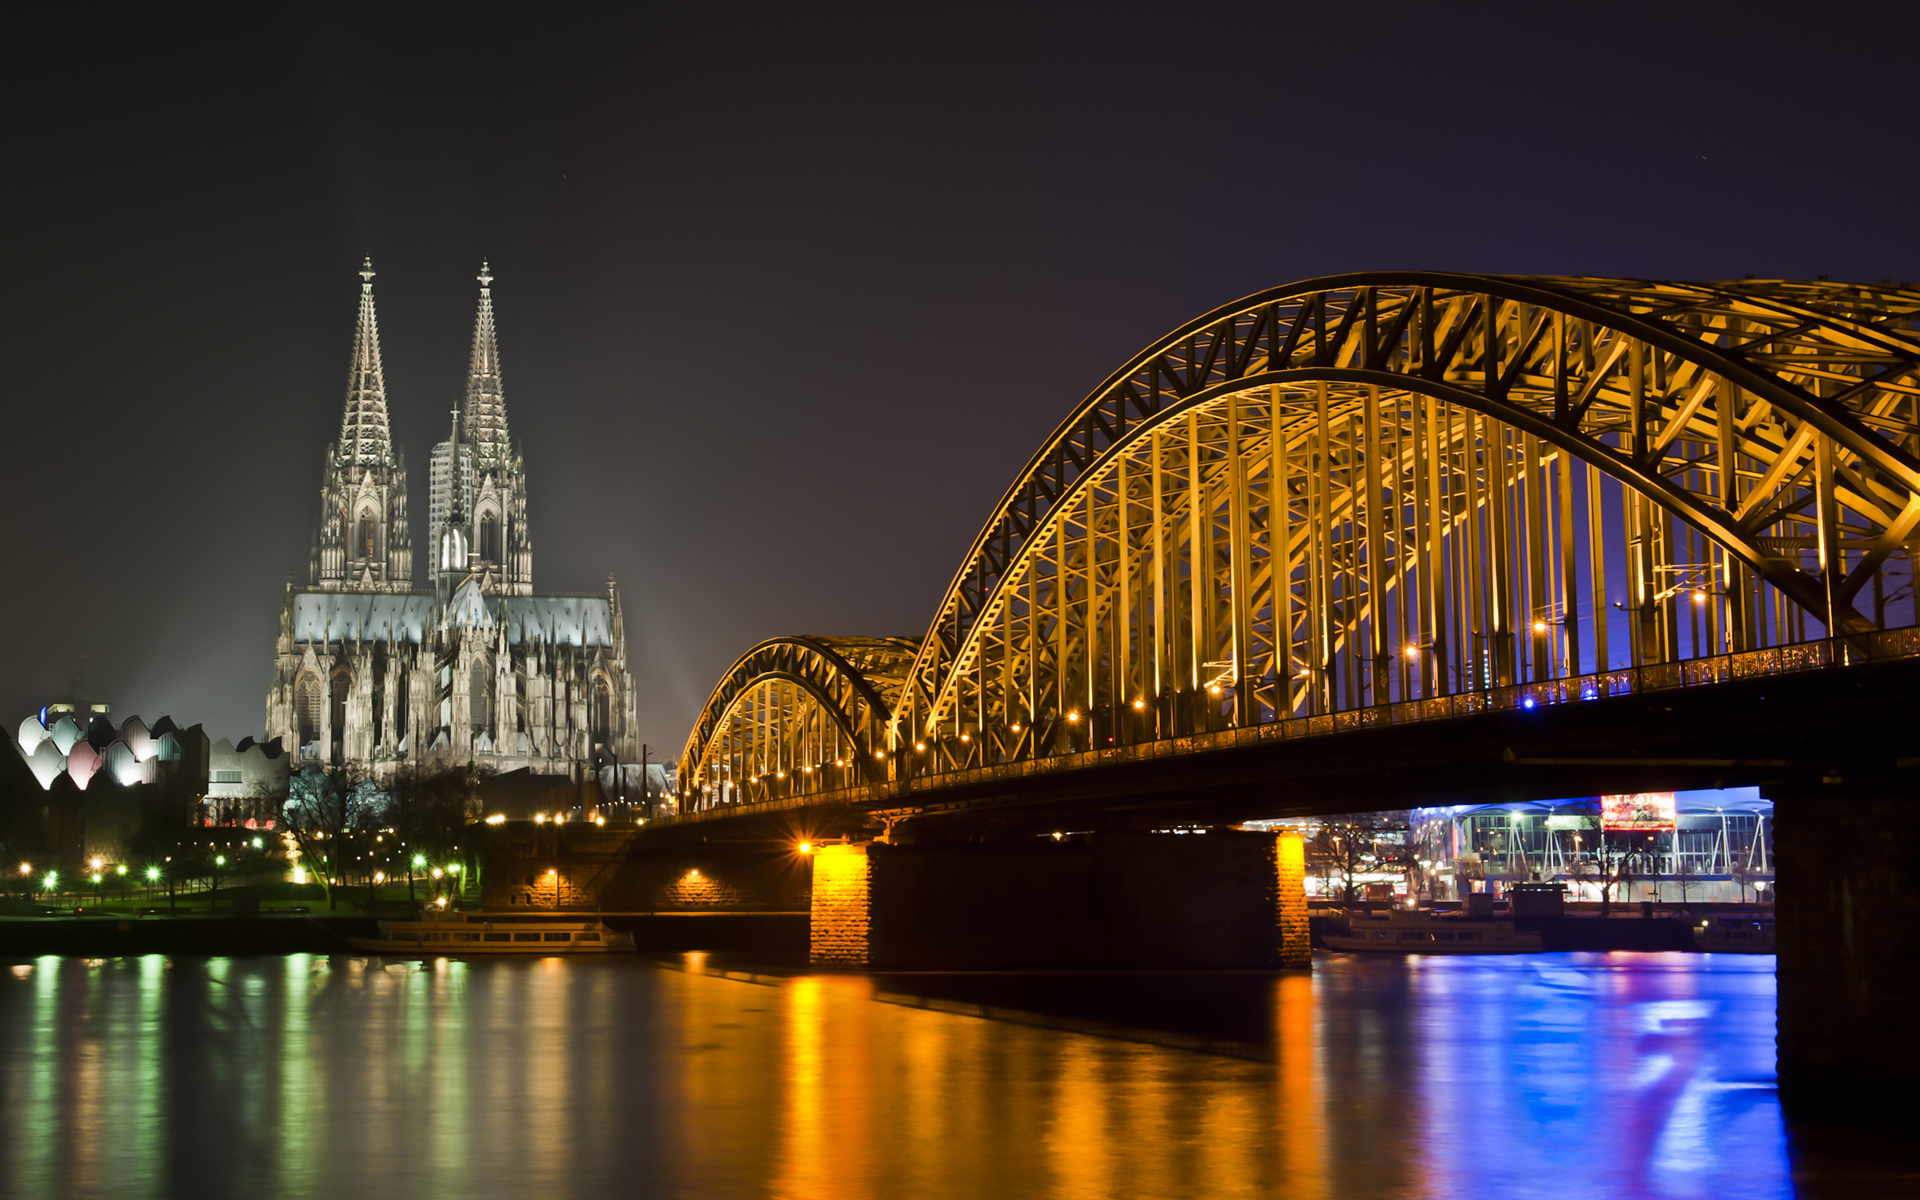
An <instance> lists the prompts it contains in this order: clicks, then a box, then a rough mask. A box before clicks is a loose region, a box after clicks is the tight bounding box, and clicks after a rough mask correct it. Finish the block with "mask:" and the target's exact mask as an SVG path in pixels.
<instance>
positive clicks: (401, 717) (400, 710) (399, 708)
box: [393, 666, 413, 738]
mask: <svg viewBox="0 0 1920 1200" xmlns="http://www.w3.org/2000/svg"><path fill="white" fill-rule="evenodd" d="M397 674H398V675H399V677H400V678H399V679H398V680H397V681H396V682H395V684H394V689H393V736H394V737H396V738H403V737H405V736H407V702H408V699H409V698H410V697H411V696H412V694H413V688H412V687H411V686H409V685H408V682H407V676H408V675H409V674H410V672H409V671H408V670H407V669H406V667H404V666H403V667H401V668H400V670H399V671H398V672H397Z"/></svg>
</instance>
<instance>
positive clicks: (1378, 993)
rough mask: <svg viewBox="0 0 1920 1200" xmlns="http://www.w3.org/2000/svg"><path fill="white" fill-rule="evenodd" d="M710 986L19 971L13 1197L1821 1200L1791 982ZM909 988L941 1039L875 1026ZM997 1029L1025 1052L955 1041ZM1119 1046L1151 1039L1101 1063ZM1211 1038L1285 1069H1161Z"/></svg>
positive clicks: (608, 973) (1540, 976) (563, 964)
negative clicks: (1185, 1041)
mask: <svg viewBox="0 0 1920 1200" xmlns="http://www.w3.org/2000/svg"><path fill="white" fill-rule="evenodd" d="M703 965H704V964H694V969H687V970H662V969H660V968H658V967H655V966H651V965H649V964H646V963H644V962H637V961H618V960H600V961H588V960H560V959H545V960H534V961H526V960H521V961H499V962H455V961H450V960H444V959H443V960H436V961H431V962H427V963H420V962H393V961H381V960H378V959H349V958H335V959H324V958H312V957H306V956H293V957H290V958H285V959H279V958H257V959H231V960H226V959H213V960H207V959H178V960H172V961H168V960H166V959H162V958H159V957H150V958H141V959H121V960H108V961H104V962H100V961H94V962H89V961H86V960H77V959H53V958H47V959H40V960H37V961H36V962H34V963H31V964H15V965H13V968H12V969H11V970H10V971H6V972H0V1118H4V1119H0V1194H4V1195H22V1196H54V1195H73V1194H95V1193H98V1194H116V1195H118V1194H124V1195H156V1196H158V1195H175V1194H183V1193H188V1192H191V1193H194V1194H196V1195H206V1196H228V1195H231V1196H241V1195H246V1196H273V1197H276V1198H279V1197H298V1196H321V1195H326V1196H331V1197H338V1196H341V1195H352V1194H354V1193H355V1192H356V1191H371V1190H374V1189H378V1190H379V1191H380V1192H382V1193H391V1192H395V1191H402V1192H404V1191H406V1190H408V1189H418V1190H419V1191H420V1192H421V1193H422V1194H436V1195H439V1194H444V1195H463V1196H494V1195H515V1196H519V1195H540V1196H570V1195H595V1196H598V1195H606V1194H633V1195H665V1196H722V1197H724V1196H772V1197H782V1198H791V1200H824V1198H828V1197H833V1198H840V1197H862V1196H875V1197H894V1196H934V1197H937V1196H969V1197H979V1196H988V1197H996V1196H1006V1197H1014V1196H1047V1197H1113V1196H1183V1197H1184V1196H1206V1197H1209V1198H1214V1197H1218V1198H1222V1200H1224V1198H1227V1197H1237V1196H1256V1195H1257V1196H1274V1195H1285V1196H1289V1197H1327V1198H1332V1197H1345V1196H1451V1195H1461V1194H1469V1193H1470V1194H1473V1195H1475V1196H1479V1197H1502V1196H1520V1195H1533V1194H1538V1193H1546V1192H1555V1191H1560V1190H1564V1189H1566V1188H1569V1187H1571V1188H1576V1189H1578V1190H1582V1191H1586V1190H1592V1191H1595V1192H1596V1193H1598V1194H1610V1195H1622V1196H1676V1197H1678V1196H1707V1195H1712V1196H1714V1197H1717V1198H1730V1197H1739V1196H1785V1195H1790V1194H1792V1191H1793V1188H1792V1180H1791V1178H1790V1174H1789V1167H1788V1161H1787V1145H1788V1142H1787V1138H1786V1135H1785V1133H1784V1131H1783V1127H1782V1123H1781V1118H1780V1114H1779V1107H1778V1103H1777V1100H1776V1097H1775V1094H1774V1092H1773V1090H1772V1065H1773V975H1772V960H1771V959H1759V958H1750V959H1741V958H1736V959H1728V958H1725V957H1719V958H1710V957H1701V956H1660V955H1646V956H1634V955H1611V956H1597V955H1596V956H1583V955H1543V956H1534V957H1529V958H1513V959H1504V960H1495V959H1481V960H1471V959H1424V960H1423V959H1412V960H1404V961H1400V960H1396V961H1384V962H1368V961H1356V960H1351V959H1344V958H1334V959H1323V960H1322V961H1320V962H1319V963H1318V964H1316V968H1315V970H1314V972H1313V974H1312V976H1311V977H1308V976H1306V975H1289V976H1268V975H1247V976H1213V977H1194V976H1156V977H1121V976H1080V977H1061V978H1054V979H1052V980H1047V979H1045V978H1039V977H1008V978H995V977H988V976H965V977H939V976H922V977H891V978H888V979H885V980H871V979H867V978H863V977H848V976H800V977H795V978H790V979H768V978H766V977H757V978H758V981H757V982H748V981H741V980H738V979H727V978H719V977H716V976H714V975H712V974H705V973H702V970H701V969H700V968H701V967H702V966H703ZM902 988H914V989H918V990H919V992H920V994H921V995H922V996H923V997H927V998H928V999H927V1000H926V1001H925V1003H927V1004H930V1005H932V1007H918V1008H917V1007H910V1006H907V1005H904V1004H900V1003H877V1002H875V999H874V997H875V994H876V992H877V991H887V992H899V991H900V990H901V989H902ZM996 1005H997V1006H999V1007H1000V1008H1006V1009H1014V1010H1017V1012H1016V1014H1013V1015H1016V1016H1017V1020H1006V1021H998V1020H983V1019H979V1018H977V1017H972V1016H966V1015H959V1014H958V1013H956V1012H954V1011H941V1010H940V1009H941V1008H942V1007H943V1006H944V1007H946V1008H949V1009H952V1008H956V1007H958V1008H963V1009H965V1008H967V1007H968V1006H973V1009H974V1010H977V1009H980V1008H982V1007H984V1008H987V1009H993V1008H994V1006H996ZM1129 1020H1131V1022H1132V1023H1131V1024H1129V1023H1128V1022H1129ZM1075 1022H1080V1025H1079V1026H1076V1025H1075ZM1089 1022H1099V1023H1100V1024H1099V1025H1098V1026H1097V1027H1099V1028H1102V1029H1104V1030H1106V1031H1108V1032H1110V1033H1115V1034H1117V1035H1118V1036H1089V1035H1088V1034H1087V1033H1084V1032H1073V1031H1072V1029H1074V1028H1076V1027H1085V1028H1095V1027H1096V1026H1095V1025H1093V1024H1089ZM1049 1025H1052V1026H1056V1027H1051V1028H1050V1027H1048V1026H1049ZM1060 1026H1064V1028H1062V1027H1060ZM1202 1028H1204V1029H1206V1030H1208V1031H1209V1032H1210V1034H1211V1035H1212V1036H1217V1037H1219V1038H1223V1039H1230V1040H1231V1041H1232V1042H1233V1044H1236V1045H1247V1046H1252V1047H1255V1048H1256V1050H1255V1051H1254V1052H1250V1053H1245V1054H1239V1053H1236V1054H1205V1053H1195V1052H1192V1051H1190V1050H1185V1049H1179V1048H1177V1047H1175V1046H1169V1045H1165V1044H1155V1042H1156V1041H1164V1040H1166V1038H1168V1037H1176V1036H1178V1037H1191V1036H1193V1034H1194V1031H1195V1030H1196V1029H1202ZM1129 1030H1133V1031H1134V1032H1133V1033H1130V1032H1128V1031H1129ZM1136 1033H1137V1036H1135V1034H1136ZM1162 1035H1164V1036H1162Z"/></svg>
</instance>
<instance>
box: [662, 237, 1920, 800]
mask: <svg viewBox="0 0 1920 1200" xmlns="http://www.w3.org/2000/svg"><path fill="white" fill-rule="evenodd" d="M1917 328H1920V292H1916V291H1913V290H1911V289H1908V288H1905V287H1902V288H1893V287H1877V288H1876V287H1864V286H1859V285H1850V284H1838V283H1826V282H1815V283H1804V282H1783V281H1762V282H1754V281H1748V282H1744V283H1708V284H1693V283H1650V282H1637V281H1626V280H1607V279H1589V278H1541V277H1497V276H1475V275H1453V274H1440V273H1430V272H1417V273H1394V274H1358V275H1345V276H1337V277H1332V278H1327V279H1319V280H1311V281H1307V282H1304V283H1299V284H1294V285H1290V286H1288V287H1283V288H1277V289H1274V290H1272V291H1269V292H1263V293H1260V294H1258V295H1255V296H1252V297H1249V298H1247V299H1245V300H1242V301H1239V302H1237V303H1235V304H1230V305H1227V306H1226V307H1224V308H1221V309H1218V310H1216V311H1214V312H1212V313H1209V314H1207V315H1205V316H1203V317H1200V318H1199V319H1197V320H1195V321H1193V322H1191V323H1189V324H1188V325H1186V326H1183V327H1182V328H1180V329H1177V330H1175V331H1174V332H1173V333H1171V334H1169V335H1168V336H1167V337H1165V338H1163V339H1162V340H1160V341H1159V342H1157V343H1156V344H1154V345H1152V346H1150V347H1148V348H1147V349H1146V350H1145V351H1143V352H1142V353H1141V354H1139V355H1138V356H1136V357H1135V358H1134V359H1133V360H1132V361H1131V362H1129V363H1128V364H1126V365H1125V366H1124V367H1122V368H1121V369H1120V370H1119V371H1117V372H1115V373H1114V374H1113V375H1112V376H1111V377H1109V378H1108V379H1107V381H1106V382H1105V383H1103V384H1102V385H1101V387H1100V388H1098V389H1096V390H1095V391H1094V392H1093V394H1092V395H1090V396H1089V397H1088V398H1087V399H1086V400H1085V401H1083V402H1082V403H1081V404H1080V406H1079V407H1078V408H1077V409H1076V410H1075V411H1074V413H1073V414H1072V415H1071V416H1070V417H1069V418H1068V419H1067V421H1066V422H1065V423H1064V424H1062V425H1061V426H1060V428H1059V429H1058V430H1056V431H1055V433H1054V434H1053V435H1052V436H1051V437H1050V438H1049V439H1048V440H1047V442H1046V443H1045V444H1044V445H1043V446H1042V447H1041V448H1040V450H1039V451H1038V452H1037V453H1036V454H1035V455H1034V457H1033V459H1032V460H1031V461H1030V462H1029V463H1028V465H1027V467H1026V469H1025V470H1024V471H1023V472H1022V473H1021V475H1020V477H1019V478H1018V479H1016V480H1015V482H1014V484H1013V486H1012V487H1011V488H1009V489H1008V491H1007V493H1006V495H1005V497H1004V498H1003V499H1002V501H1001V503H1000V505H999V506H998V508H997V509H996V511H995V513H994V514H993V517H992V519H991V520H990V521H988V523H987V524H986V526H985V528H984V529H982V531H981V533H980V535H979V536H978V537H977V538H976V539H975V541H974V544H973V546H972V547H971V549H970V550H969V552H968V554H967V556H966V558H965V560H964V561H963V562H962V564H961V566H960V569H959V571H958V572H957V573H956V574H955V576H954V578H953V581H952V583H951V584H950V585H949V586H948V588H947V591H946V594H945V596H944V597H943V599H942V602H941V605H940V608H939V609H938V612H937V615H936V617H935V619H934V622H933V624H932V626H931V628H930V629H929V631H928V633H927V635H926V637H925V638H924V639H922V640H921V642H920V643H919V646H918V652H917V654H916V655H915V656H914V658H913V661H912V663H911V665H910V668H908V670H907V671H906V676H905V679H904V680H903V686H902V690H901V693H900V695H899V696H898V697H897V699H895V700H893V701H892V702H891V703H892V711H891V713H890V714H889V717H888V721H887V729H886V734H885V739H886V746H885V750H886V751H890V752H891V753H890V755H889V757H888V760H887V761H888V766H889V772H890V777H892V778H896V779H897V778H902V777H911V776H917V775H921V774H926V773H929V772H938V771H943V770H953V769H959V768H966V767H974V766H983V765H991V764H994V763H1001V762H1010V761H1014V760H1018V759H1022V758H1029V757H1041V756H1047V755H1052V754H1059V753H1064V752H1068V751H1073V750H1083V749H1094V748H1099V747H1102V746H1108V745H1115V744H1124V743H1128V742H1138V741H1143V740H1159V739H1165V738H1178V737H1181V736H1185V735H1189V734H1194V733H1200V732H1205V731H1211V730H1217V729H1222V728H1228V727H1232V726H1238V725H1248V724H1257V723H1265V722H1270V721H1275V720H1280V719H1285V718H1289V717H1296V716H1306V715H1319V714H1323V713H1329V712H1337V711H1346V710H1352V709H1355V708H1362V707H1367V706H1371V705H1376V704H1383V703H1389V702H1393V701H1398V700H1409V699H1419V698H1424V697H1434V696H1445V695H1450V694H1454V693H1457V692H1463V691H1472V690H1478V689H1484V688H1490V687H1498V686H1504V685H1509V684H1514V683H1521V682H1529V681H1531V682H1544V681H1550V680H1553V679H1560V678H1569V677H1572V676H1576V675H1581V674H1583V673H1591V672H1595V671H1605V670H1608V669H1609V668H1611V667H1612V666H1614V665H1615V664H1621V665H1633V666H1640V665H1645V664H1654V663H1663V662H1674V661H1679V660H1682V659H1685V658H1691V657H1703V656H1707V655H1716V654H1724V653H1729V652H1738V651H1744V650H1749V649H1756V648H1761V647H1766V646H1780V645H1790V644H1793V643H1796V642H1804V641H1807V640H1809V639H1811V638H1818V637H1823V636H1829V635H1841V636H1844V635H1851V634H1859V633H1864V632H1866V631H1869V630H1872V629H1875V628H1885V627H1888V626H1889V625H1891V624H1894V623H1910V622H1911V621H1912V619H1913V615H1914V598H1913V561H1914V550H1915V548H1916V547H1915V541H1916V535H1917V534H1920V333H1917V332H1916V331H1917ZM1615 597H1619V599H1617V600H1616V599H1615ZM1863 604H1864V605H1866V606H1867V609H1868V611H1865V612H1863V611H1862V608H1861V606H1862V605H1863ZM1616 609H1618V610H1624V612H1623V614H1622V616H1621V617H1618V618H1616V617H1614V616H1613V615H1612V614H1613V612H1614V611H1615V610H1616ZM744 661H745V660H743V662H744ZM717 694H718V693H716V695H717ZM690 744H691V743H690ZM875 761H880V760H878V759H876V760H875Z"/></svg>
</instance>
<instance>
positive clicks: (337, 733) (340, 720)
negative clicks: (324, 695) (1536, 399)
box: [333, 667, 353, 746]
mask: <svg viewBox="0 0 1920 1200" xmlns="http://www.w3.org/2000/svg"><path fill="white" fill-rule="evenodd" d="M352 690H353V672H351V671H349V670H347V669H346V668H345V667H341V668H339V669H338V670H336V671H335V672H334V673H333V743H334V745H336V746H337V745H339V744H340V743H341V741H343V740H344V739H345V738H346V736H347V693H348V692H351V691H352Z"/></svg>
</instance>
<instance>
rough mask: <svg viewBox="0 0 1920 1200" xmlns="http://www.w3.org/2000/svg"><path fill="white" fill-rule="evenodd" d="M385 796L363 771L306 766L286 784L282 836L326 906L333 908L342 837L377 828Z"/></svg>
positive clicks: (341, 865) (342, 851) (343, 845)
mask: <svg viewBox="0 0 1920 1200" xmlns="http://www.w3.org/2000/svg"><path fill="white" fill-rule="evenodd" d="M386 805H387V800H386V794H385V793H384V792H382V791H381V790H380V787H379V785H377V784H375V783H374V782H373V780H372V779H371V778H369V777H368V776H367V775H366V774H364V773H363V772H359V771H355V770H352V769H350V768H346V767H329V766H321V765H319V764H311V765H309V766H307V767H305V768H304V769H302V770H301V771H300V773H299V774H297V775H295V776H294V777H293V778H292V779H291V780H289V781H288V784H287V803H286V807H285V809H284V810H283V812H284V819H285V826H286V831H287V833H288V834H289V835H291V836H292V838H293V842H294V846H295V847H296V848H297V849H298V850H299V851H300V858H301V860H302V861H304V862H306V863H308V864H309V868H308V869H309V871H310V872H311V873H312V874H313V875H314V877H315V879H316V880H317V881H318V882H319V884H320V888H321V891H322V892H323V893H325V895H326V897H327V907H328V908H335V907H338V903H339V901H338V898H337V897H336V895H335V893H334V890H333V889H334V881H335V880H337V879H339V878H341V872H342V871H343V870H344V869H345V865H346V864H345V862H344V861H343V860H342V858H341V856H342V855H344V854H345V853H346V850H347V843H346V836H347V834H348V833H349V832H350V831H352V830H355V829H361V828H370V827H371V826H372V825H374V824H377V823H378V822H379V820H380V819H381V817H382V816H384V815H385V811H386Z"/></svg>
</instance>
